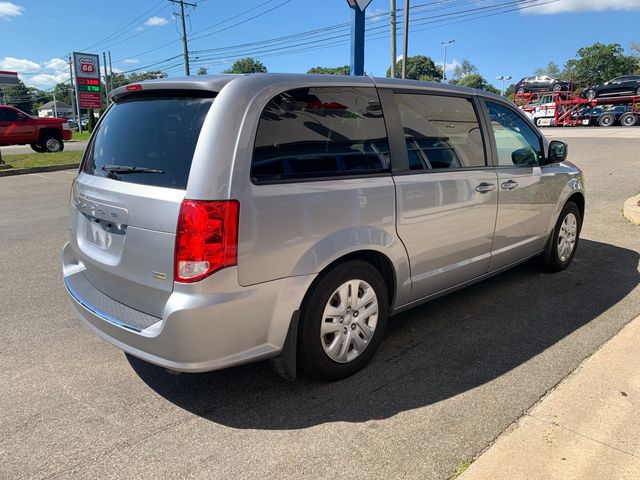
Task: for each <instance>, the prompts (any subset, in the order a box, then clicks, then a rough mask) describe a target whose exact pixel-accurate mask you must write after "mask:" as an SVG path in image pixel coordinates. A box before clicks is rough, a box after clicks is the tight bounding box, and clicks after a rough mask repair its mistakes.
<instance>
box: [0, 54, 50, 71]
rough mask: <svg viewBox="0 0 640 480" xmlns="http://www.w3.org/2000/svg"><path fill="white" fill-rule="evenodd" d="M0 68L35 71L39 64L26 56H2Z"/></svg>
mask: <svg viewBox="0 0 640 480" xmlns="http://www.w3.org/2000/svg"><path fill="white" fill-rule="evenodd" d="M0 70H9V71H10V72H19V73H21V72H37V71H38V70H40V65H39V64H38V63H36V62H32V61H31V60H27V59H26V58H14V57H4V58H3V59H2V60H0Z"/></svg>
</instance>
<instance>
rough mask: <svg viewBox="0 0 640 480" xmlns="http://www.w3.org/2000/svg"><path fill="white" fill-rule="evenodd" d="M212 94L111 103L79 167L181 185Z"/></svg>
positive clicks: (144, 181) (93, 172) (113, 175)
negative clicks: (208, 96)
mask: <svg viewBox="0 0 640 480" xmlns="http://www.w3.org/2000/svg"><path fill="white" fill-rule="evenodd" d="M212 102H213V98H193V97H174V96H170V97H168V96H163V97H158V96H153V97H149V96H146V97H142V96H139V97H134V98H130V99H125V100H123V101H121V102H119V103H117V104H115V105H113V106H112V107H111V108H110V109H109V111H108V113H107V114H106V117H105V118H104V119H103V120H102V121H101V122H100V125H99V127H98V130H97V132H96V133H95V135H94V136H93V138H92V140H91V144H90V145H89V148H88V151H87V156H86V158H85V160H84V164H83V166H82V171H83V172H85V173H88V174H90V175H95V176H97V177H107V178H111V179H113V180H118V181H122V182H130V183H139V184H143V185H152V186H158V187H168V188H178V189H186V187H187V180H188V178H189V171H190V170H191V161H192V159H193V152H194V150H195V148H196V143H197V141H198V136H199V135H200V129H201V128H202V123H203V122H204V117H205V116H206V114H207V112H208V111H209V108H210V107H211V104H212Z"/></svg>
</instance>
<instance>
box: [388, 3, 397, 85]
mask: <svg viewBox="0 0 640 480" xmlns="http://www.w3.org/2000/svg"><path fill="white" fill-rule="evenodd" d="M390 2H391V3H390V5H389V16H390V20H391V78H396V0H390Z"/></svg>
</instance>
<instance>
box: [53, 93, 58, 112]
mask: <svg viewBox="0 0 640 480" xmlns="http://www.w3.org/2000/svg"><path fill="white" fill-rule="evenodd" d="M57 103H58V102H57V101H56V91H55V90H54V91H53V116H54V117H56V118H58V105H57Z"/></svg>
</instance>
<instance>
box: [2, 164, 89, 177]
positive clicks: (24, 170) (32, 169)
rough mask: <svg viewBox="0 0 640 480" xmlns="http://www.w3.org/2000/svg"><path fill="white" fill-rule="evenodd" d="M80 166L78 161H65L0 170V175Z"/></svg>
mask: <svg viewBox="0 0 640 480" xmlns="http://www.w3.org/2000/svg"><path fill="white" fill-rule="evenodd" d="M79 166H80V164H79V163H65V164H64V165H49V166H46V167H31V168H15V169H13V168H11V169H8V170H0V177H12V176H13V175H26V174H27V173H39V172H55V171H56V170H71V169H77V168H78V167H79Z"/></svg>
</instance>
